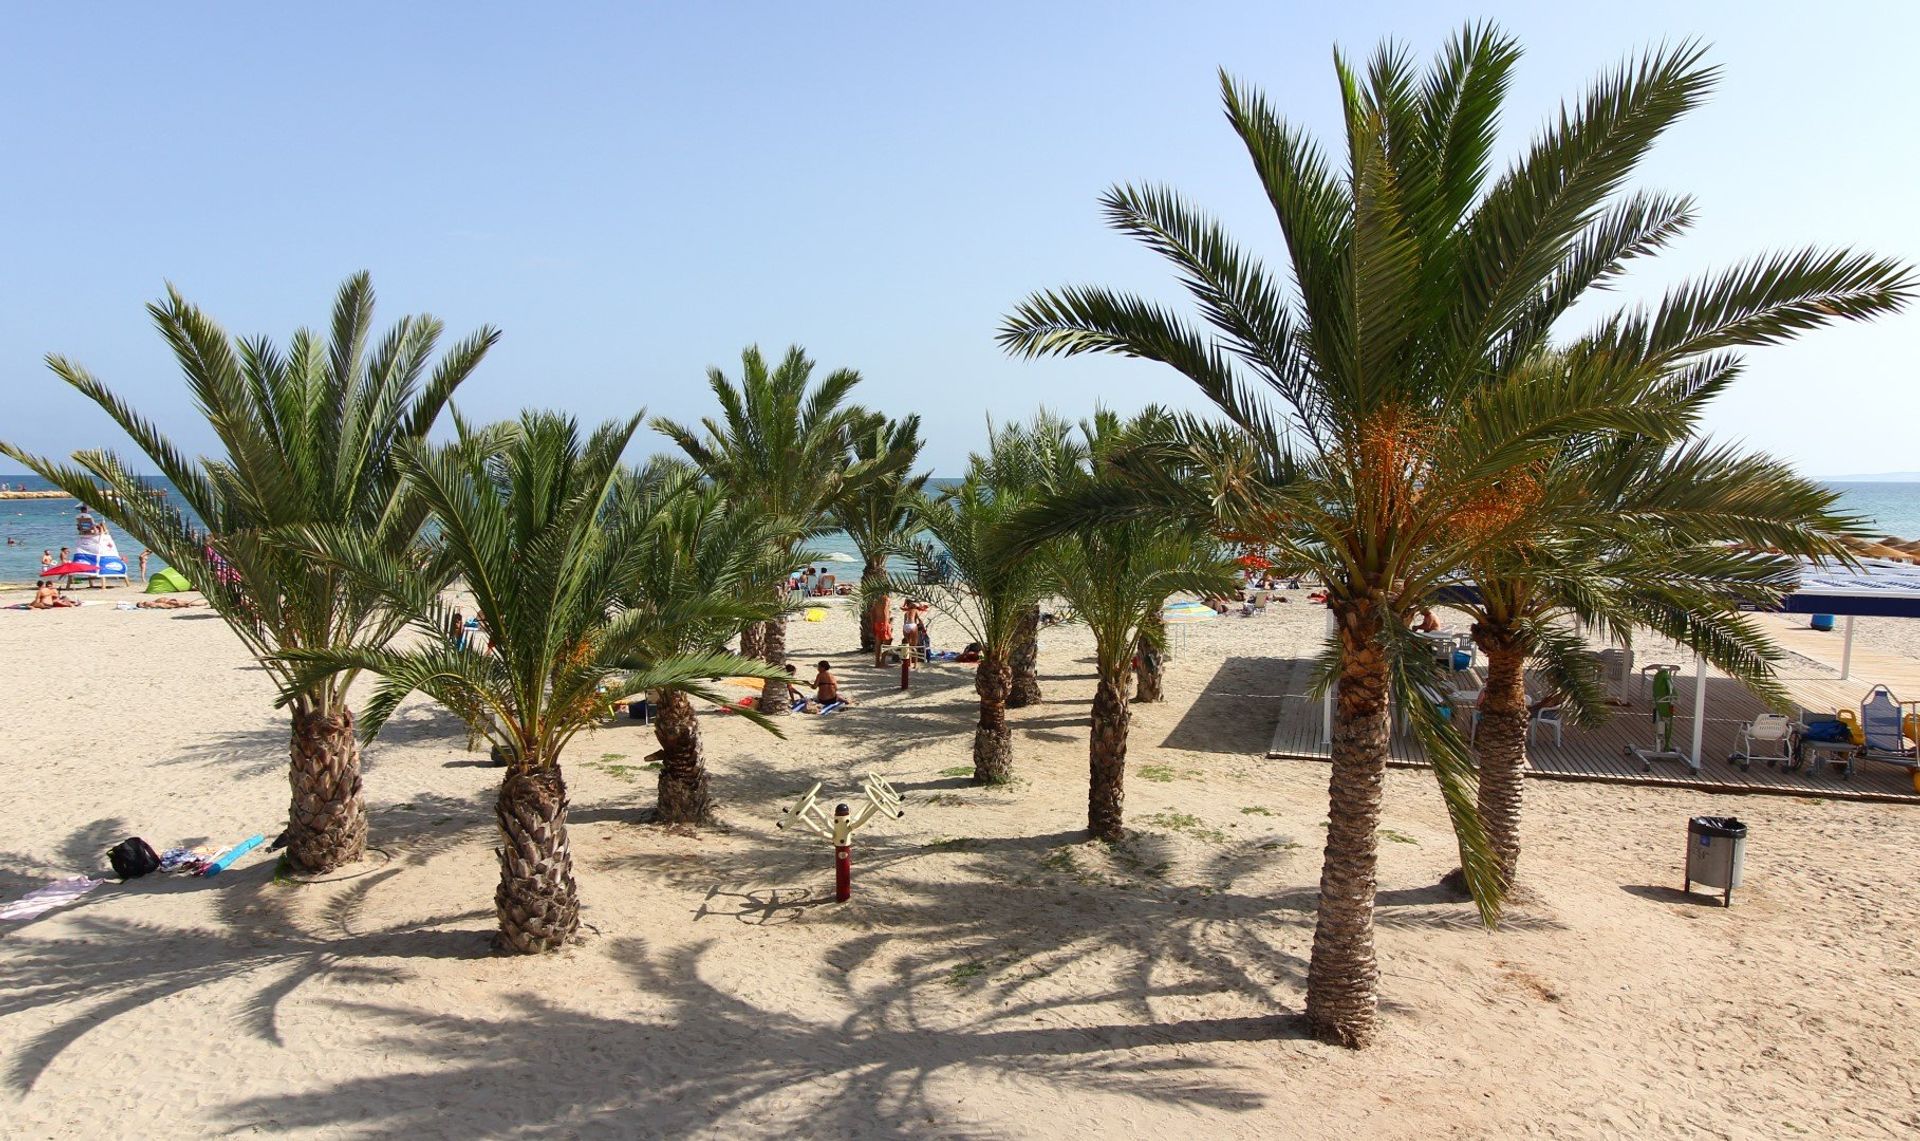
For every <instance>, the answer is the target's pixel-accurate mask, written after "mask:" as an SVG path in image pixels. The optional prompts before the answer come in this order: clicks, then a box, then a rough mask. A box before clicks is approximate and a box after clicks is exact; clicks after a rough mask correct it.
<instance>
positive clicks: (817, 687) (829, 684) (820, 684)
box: [813, 661, 853, 708]
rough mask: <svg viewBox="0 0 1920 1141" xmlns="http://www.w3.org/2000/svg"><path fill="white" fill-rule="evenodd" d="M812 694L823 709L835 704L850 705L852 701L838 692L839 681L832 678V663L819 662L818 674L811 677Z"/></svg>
mask: <svg viewBox="0 0 1920 1141" xmlns="http://www.w3.org/2000/svg"><path fill="white" fill-rule="evenodd" d="M813 694H814V699H815V700H817V701H818V702H819V703H820V705H821V706H822V707H823V708H824V707H826V706H829V705H833V704H835V703H836V702H837V703H839V704H841V705H852V704H853V699H852V698H850V697H848V696H846V695H845V694H843V693H841V692H840V679H839V678H836V677H834V676H833V663H832V662H825V661H823V662H821V663H820V666H819V672H818V673H815V674H814V675H813Z"/></svg>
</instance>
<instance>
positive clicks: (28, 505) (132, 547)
mask: <svg viewBox="0 0 1920 1141" xmlns="http://www.w3.org/2000/svg"><path fill="white" fill-rule="evenodd" d="M152 482H153V486H155V487H159V488H166V489H169V490H170V489H171V485H170V484H168V483H167V482H166V481H165V480H161V479H155V480H153V481H152ZM0 484H3V485H5V487H6V488H7V489H8V490H12V489H13V488H15V487H17V486H19V485H22V484H24V485H26V487H27V489H28V490H29V491H40V490H45V489H50V488H52V486H53V485H52V484H50V483H48V482H47V481H46V480H44V479H41V478H40V477H39V476H35V475H19V474H15V475H0ZM173 502H174V505H175V506H176V507H177V506H180V503H179V501H178V500H177V499H176V500H174V501H173ZM79 508H80V505H79V504H78V503H77V502H75V501H74V500H72V499H70V498H67V497H66V496H62V497H60V498H59V499H0V542H5V541H6V540H12V542H11V543H6V545H0V583H23V582H32V581H33V580H34V579H35V578H37V577H39V574H40V552H41V551H52V552H54V554H55V557H58V555H59V552H60V548H61V547H63V546H72V545H73V536H74V531H73V518H74V516H75V514H77V513H78V511H79ZM192 521H193V522H196V523H197V522H199V520H198V519H193V520H192ZM109 526H111V524H110V525H109ZM113 539H114V542H115V543H116V544H118V545H119V548H120V555H121V557H122V558H124V559H126V560H127V569H128V570H129V571H130V572H132V573H133V574H134V576H135V577H136V578H137V577H139V572H138V570H137V569H136V568H137V567H138V559H139V555H140V544H139V543H138V542H137V541H136V540H134V539H133V538H132V537H131V536H129V535H125V534H122V533H121V531H120V529H119V528H118V527H114V528H113ZM812 546H813V549H814V550H816V551H818V552H819V553H820V554H823V555H825V554H828V553H833V552H838V553H841V554H846V555H854V556H857V555H858V554H859V550H858V549H857V548H856V547H855V546H854V545H853V541H852V540H851V539H849V538H847V536H846V535H845V534H843V533H841V532H839V531H835V532H832V533H830V534H827V535H822V536H821V537H820V538H819V539H817V540H815V541H814V543H813V544H812ZM165 565H166V564H165V563H163V562H161V561H160V560H159V558H158V557H155V558H152V559H150V560H149V561H148V563H147V571H148V573H149V574H151V573H152V572H154V571H156V570H159V569H160V568H161V567H163V566H165ZM837 566H838V567H839V568H841V574H840V577H841V578H843V579H845V578H847V577H849V576H848V575H847V574H846V572H845V568H846V566H847V564H846V563H839V564H837ZM896 569H899V570H904V569H906V568H905V567H904V566H903V567H898V568H896ZM854 573H855V575H857V574H858V573H859V572H858V571H857V570H855V572H854Z"/></svg>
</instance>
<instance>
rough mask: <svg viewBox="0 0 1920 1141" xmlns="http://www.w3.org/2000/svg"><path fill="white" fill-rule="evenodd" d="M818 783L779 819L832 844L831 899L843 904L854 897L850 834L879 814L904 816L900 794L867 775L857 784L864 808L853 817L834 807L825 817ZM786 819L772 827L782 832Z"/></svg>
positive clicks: (844, 807) (844, 808)
mask: <svg viewBox="0 0 1920 1141" xmlns="http://www.w3.org/2000/svg"><path fill="white" fill-rule="evenodd" d="M820 783H821V782H819V781H815V782H813V787H812V788H810V789H808V790H807V794H806V795H805V796H803V797H801V798H800V800H799V802H798V803H796V804H795V805H794V806H793V807H792V808H783V809H781V810H780V815H781V816H786V817H792V818H793V819H794V820H797V821H799V822H800V826H801V827H803V828H805V829H806V830H807V831H809V832H812V833H813V834H814V835H816V836H818V837H820V838H821V839H823V840H825V841H826V842H827V843H829V844H832V845H833V898H834V899H835V900H836V901H837V902H840V903H845V902H846V901H847V899H848V898H849V897H851V896H852V895H853V834H854V833H855V832H857V831H859V830H860V829H861V827H863V826H864V825H865V824H866V823H867V821H869V820H872V819H873V818H874V817H875V816H878V815H880V814H882V813H884V814H886V815H887V816H889V817H891V818H893V819H895V820H898V819H900V818H901V817H903V816H905V815H906V814H907V810H906V807H905V806H904V805H903V804H902V803H901V801H900V794H899V793H898V792H895V791H894V788H893V786H892V785H890V784H888V783H887V782H886V781H884V780H881V779H880V777H879V775H878V774H877V773H868V774H867V775H866V777H865V779H863V780H862V781H861V782H860V796H861V799H862V800H865V801H866V802H867V803H866V805H865V806H864V807H863V808H861V809H860V815H858V816H855V815H854V814H853V810H852V809H851V808H849V807H848V806H847V805H845V804H836V805H834V808H833V815H831V816H829V815H827V812H826V810H825V809H823V808H821V807H820V801H819V796H820ZM787 824H788V821H786V820H780V821H776V822H775V823H774V827H775V828H779V829H782V830H784V829H785V828H786V826H787Z"/></svg>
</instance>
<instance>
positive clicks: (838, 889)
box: [833, 844, 853, 903]
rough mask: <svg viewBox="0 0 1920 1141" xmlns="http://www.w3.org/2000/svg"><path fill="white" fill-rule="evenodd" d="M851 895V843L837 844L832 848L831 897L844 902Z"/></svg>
mask: <svg viewBox="0 0 1920 1141" xmlns="http://www.w3.org/2000/svg"><path fill="white" fill-rule="evenodd" d="M852 897H853V845H851V844H839V845H835V847H834V849H833V898H834V900H835V902H838V903H845V902H846V901H847V900H849V899H851V898H852Z"/></svg>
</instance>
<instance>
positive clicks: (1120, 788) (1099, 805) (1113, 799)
mask: <svg viewBox="0 0 1920 1141" xmlns="http://www.w3.org/2000/svg"><path fill="white" fill-rule="evenodd" d="M1126 678H1127V675H1126V673H1125V672H1124V671H1122V672H1121V673H1120V675H1119V676H1118V677H1116V678H1104V677H1103V678H1101V679H1100V685H1099V687H1098V688H1097V689H1095V690H1094V691H1093V732H1092V734H1091V735H1090V736H1089V737H1088V740H1087V754H1088V760H1089V762H1090V774H1089V779H1088V782H1087V831H1088V832H1091V833H1092V834H1093V838H1094V839H1096V840H1120V839H1123V838H1124V837H1125V836H1126V834H1127V832H1126V829H1125V828H1124V827H1123V826H1122V821H1121V806H1122V803H1123V802H1124V801H1125V799H1126V777H1127V719H1128V713H1127V681H1126Z"/></svg>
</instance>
